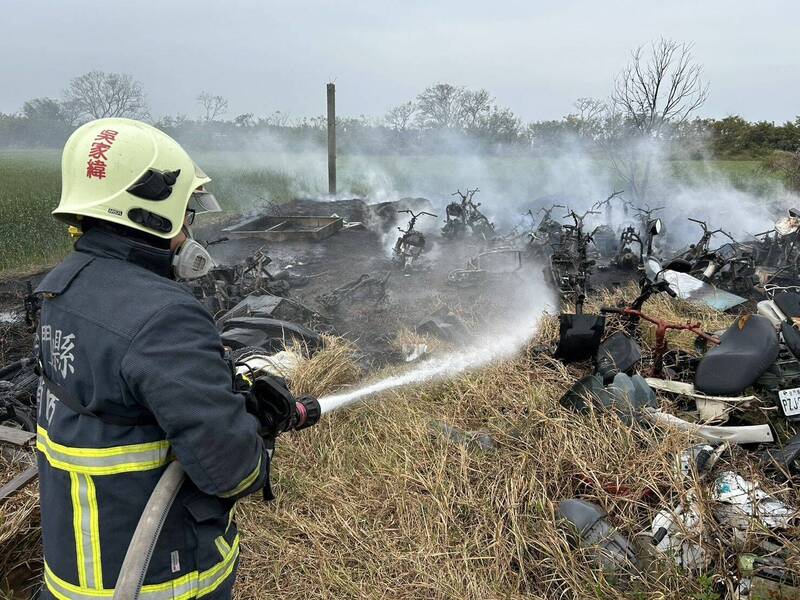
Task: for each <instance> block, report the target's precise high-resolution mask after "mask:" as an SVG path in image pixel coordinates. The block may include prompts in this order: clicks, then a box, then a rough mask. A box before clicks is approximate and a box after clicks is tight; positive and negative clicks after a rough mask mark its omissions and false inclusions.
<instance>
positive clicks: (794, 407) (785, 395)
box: [778, 388, 800, 417]
mask: <svg viewBox="0 0 800 600" xmlns="http://www.w3.org/2000/svg"><path fill="white" fill-rule="evenodd" d="M778 398H780V401H781V405H782V406H783V414H784V415H786V416H787V417H792V416H794V415H800V388H792V389H790V390H780V391H779V392H778Z"/></svg>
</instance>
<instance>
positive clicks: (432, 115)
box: [417, 83, 464, 129]
mask: <svg viewBox="0 0 800 600" xmlns="http://www.w3.org/2000/svg"><path fill="white" fill-rule="evenodd" d="M463 95H464V88H463V87H456V86H454V85H450V84H449V83H437V84H435V85H432V86H429V87H427V88H425V89H424V90H423V91H422V93H420V94H419V96H417V122H418V123H419V124H420V126H421V127H424V128H428V129H449V128H453V127H457V126H459V125H460V117H461V109H462V105H461V99H462V97H463Z"/></svg>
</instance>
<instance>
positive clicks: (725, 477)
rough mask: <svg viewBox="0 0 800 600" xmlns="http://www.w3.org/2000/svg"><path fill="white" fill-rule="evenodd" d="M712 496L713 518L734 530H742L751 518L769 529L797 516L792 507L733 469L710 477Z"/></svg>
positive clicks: (781, 525) (786, 522) (781, 527)
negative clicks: (713, 478)
mask: <svg viewBox="0 0 800 600" xmlns="http://www.w3.org/2000/svg"><path fill="white" fill-rule="evenodd" d="M713 498H714V499H715V500H716V501H717V502H718V503H719V505H718V507H717V509H715V515H716V517H717V519H718V520H719V521H720V522H723V523H727V524H729V525H731V526H732V527H734V528H735V529H737V530H746V529H747V528H748V527H749V526H750V523H751V520H752V519H756V520H758V522H759V523H760V524H761V525H763V526H764V527H767V528H769V529H784V528H787V527H789V524H790V522H791V521H792V520H793V519H794V518H796V517H797V516H798V511H797V510H796V509H794V508H791V507H789V506H787V505H786V504H784V503H783V502H781V501H780V500H776V499H775V498H773V497H771V496H770V495H769V494H767V493H766V492H765V491H764V490H762V489H761V488H760V487H759V485H758V483H754V482H751V481H747V480H746V479H744V478H743V477H742V476H740V475H738V474H736V473H734V472H733V471H726V472H724V473H722V474H720V475H719V477H717V479H716V480H715V481H714V489H713Z"/></svg>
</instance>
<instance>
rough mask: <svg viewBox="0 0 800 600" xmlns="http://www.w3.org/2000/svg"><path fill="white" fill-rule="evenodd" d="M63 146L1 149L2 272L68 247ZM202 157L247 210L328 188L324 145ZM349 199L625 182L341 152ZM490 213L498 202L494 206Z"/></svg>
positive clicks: (494, 163)
mask: <svg viewBox="0 0 800 600" xmlns="http://www.w3.org/2000/svg"><path fill="white" fill-rule="evenodd" d="M59 157H60V153H59V152H58V151H49V150H16V151H5V152H0V214H1V215H2V218H1V219H0V274H1V275H5V276H8V275H13V274H15V273H19V272H25V271H30V270H33V269H37V268H41V267H43V266H46V265H49V264H52V263H54V262H55V261H57V260H58V259H59V258H61V257H62V256H63V255H64V254H65V253H66V252H68V250H69V248H70V246H71V240H70V239H69V236H68V235H67V232H66V227H65V226H63V225H62V224H60V223H57V222H55V221H54V220H53V219H52V218H51V216H50V211H51V210H52V209H53V208H54V207H55V206H56V205H57V204H58V199H59V195H60V164H59ZM196 159H197V161H198V163H199V164H201V165H202V166H203V169H204V170H205V171H206V172H208V173H209V174H210V176H211V177H212V178H213V180H214V181H213V182H212V184H211V186H210V187H211V188H212V189H213V190H214V192H215V194H216V195H217V197H218V198H219V200H220V201H221V202H222V203H223V204H224V206H225V208H226V210H228V211H231V212H236V213H238V212H244V211H248V210H252V209H253V208H255V207H258V206H259V205H262V204H265V203H267V202H284V201H286V200H288V199H291V198H293V197H302V196H316V195H318V194H323V193H325V192H326V191H327V170H326V163H325V156H324V154H323V153H322V152H321V151H320V152H307V153H302V154H287V153H245V152H242V153H236V154H230V153H225V154H223V153H205V154H202V153H201V154H198V155H197V156H196ZM338 167H339V171H338V179H339V191H340V194H341V195H343V196H359V197H368V198H370V199H372V200H376V201H377V200H382V199H385V198H389V197H392V196H407V195H419V196H425V197H428V198H432V199H434V200H440V199H445V198H448V196H449V194H450V193H452V192H453V191H455V190H456V189H457V188H460V189H462V190H464V189H465V188H466V187H480V188H481V194H480V196H479V198H478V197H476V199H480V200H481V202H483V204H484V206H485V207H487V208H489V207H491V206H492V204H493V203H495V202H498V201H500V202H502V201H503V199H513V200H515V201H518V202H519V201H528V200H530V201H533V200H535V199H536V198H539V197H541V196H544V195H547V194H555V193H562V194H563V193H565V192H566V193H568V194H570V195H571V196H574V197H576V198H598V197H602V195H605V194H607V193H608V192H610V191H611V190H612V188H614V189H621V188H623V187H624V185H623V184H621V183H620V182H619V181H616V180H615V178H614V177H613V175H612V174H611V172H610V169H609V166H608V165H607V164H605V163H604V162H602V161H597V160H591V159H580V158H575V157H572V156H568V157H564V158H560V159H559V158H553V159H537V158H531V157H475V156H469V155H464V156H451V155H448V156H392V155H379V156H369V157H367V156H361V155H351V156H341V157H340V158H339V164H338ZM659 176H661V177H666V178H674V179H677V180H679V181H685V182H687V183H690V184H692V185H694V184H696V183H697V182H698V181H699V182H703V181H708V180H710V179H716V180H719V179H722V180H724V181H725V182H726V185H732V186H733V187H736V188H738V189H744V190H747V191H749V192H751V193H752V194H754V195H757V196H761V197H764V198H768V197H769V196H770V194H771V193H772V192H773V190H774V189H775V186H776V181H775V179H774V178H773V177H771V176H768V175H766V174H765V173H764V172H763V170H761V169H760V167H759V163H758V162H756V161H713V162H702V161H671V162H669V163H668V167H667V168H666V169H661V170H660V172H659ZM489 210H490V209H489Z"/></svg>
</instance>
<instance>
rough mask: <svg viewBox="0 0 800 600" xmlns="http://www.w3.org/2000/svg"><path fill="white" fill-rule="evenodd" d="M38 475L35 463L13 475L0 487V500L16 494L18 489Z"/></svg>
mask: <svg viewBox="0 0 800 600" xmlns="http://www.w3.org/2000/svg"><path fill="white" fill-rule="evenodd" d="M38 475H39V469H38V468H37V467H36V465H32V466H30V467H28V468H27V469H25V470H24V471H23V472H22V473H20V474H19V475H17V476H16V477H14V479H12V480H11V481H9V482H8V483H7V484H5V485H4V486H3V487H1V488H0V501H2V500H5V499H6V498H10V497H11V496H13V495H14V494H16V493H17V492H18V491H19V490H21V489H22V488H24V487H25V486H26V485H28V484H29V483H30V482H31V481H33V480H34V479H36V477H37V476H38Z"/></svg>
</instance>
